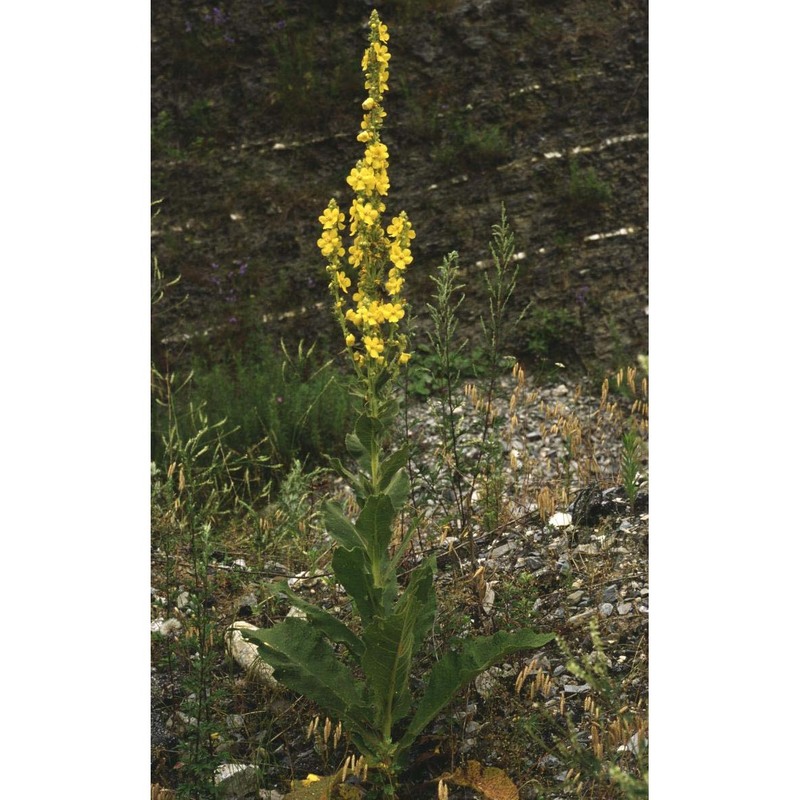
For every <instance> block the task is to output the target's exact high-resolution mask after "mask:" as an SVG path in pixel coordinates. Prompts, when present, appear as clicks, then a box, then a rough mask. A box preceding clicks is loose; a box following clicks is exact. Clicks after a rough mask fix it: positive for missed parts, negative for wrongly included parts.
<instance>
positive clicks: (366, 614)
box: [331, 547, 397, 625]
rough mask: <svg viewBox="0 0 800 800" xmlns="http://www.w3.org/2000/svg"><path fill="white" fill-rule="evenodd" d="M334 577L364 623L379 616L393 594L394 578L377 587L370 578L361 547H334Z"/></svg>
mask: <svg viewBox="0 0 800 800" xmlns="http://www.w3.org/2000/svg"><path fill="white" fill-rule="evenodd" d="M331 564H332V566H333V573H334V575H336V580H337V581H338V582H339V583H340V584H341V585H342V586H343V587H344V590H345V591H346V592H347V594H349V595H350V597H352V598H353V602H354V603H355V605H356V608H357V609H358V613H359V614H360V615H361V619H362V620H363V622H364V624H365V625H366V624H368V623H369V622H371V621H372V619H373V618H374V617H375V616H383V615H384V614H385V612H386V609H387V608H389V607H390V606H391V604H392V602H393V601H394V598H395V597H396V594H397V579H396V577H395V578H394V580H389V582H388V583H387V585H386V586H384V587H383V588H379V587H377V586H375V584H374V582H373V580H372V571H371V569H370V566H369V562H368V561H367V555H366V553H365V552H364V551H363V550H360V549H353V550H347V549H346V548H344V547H337V548H336V549H335V550H334V551H333V559H332V560H331ZM390 577H391V576H390Z"/></svg>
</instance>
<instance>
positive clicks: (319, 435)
mask: <svg viewBox="0 0 800 800" xmlns="http://www.w3.org/2000/svg"><path fill="white" fill-rule="evenodd" d="M198 405H201V406H202V407H203V409H204V414H205V415H206V416H207V417H208V419H210V420H212V421H213V423H214V424H215V425H216V426H217V427H218V428H219V429H220V431H221V432H224V438H225V444H226V446H227V448H228V456H227V458H226V462H227V463H228V464H229V465H230V473H231V476H232V478H233V479H234V480H235V481H236V483H237V485H239V486H241V487H242V489H241V491H242V496H243V499H245V500H247V502H248V503H251V502H252V500H253V498H254V493H256V494H257V493H258V492H259V491H261V490H263V488H264V487H265V486H266V485H267V484H268V483H269V482H270V481H271V480H274V479H275V478H278V477H279V476H280V474H281V473H282V472H287V471H288V470H289V469H290V468H291V466H292V464H293V463H294V461H295V459H300V460H301V461H306V460H309V461H310V462H312V463H317V464H319V463H321V462H322V460H323V457H324V456H325V455H326V454H327V453H328V451H329V449H330V444H329V443H330V442H336V440H337V437H336V433H337V432H338V431H340V430H341V429H342V427H343V426H345V425H346V424H348V421H349V420H350V419H352V413H353V412H352V405H351V399H350V397H349V394H348V389H347V384H346V382H345V381H344V380H343V379H342V378H341V377H340V376H339V374H338V373H337V371H336V370H335V369H334V368H333V366H332V363H331V362H330V361H329V360H328V361H324V360H322V359H321V358H319V357H318V356H317V354H316V351H315V346H314V345H311V346H310V347H307V346H306V345H305V344H304V343H303V342H302V341H301V342H300V343H299V344H298V346H297V350H296V351H295V352H294V353H291V352H290V351H289V350H288V349H287V348H286V346H285V344H284V343H283V342H281V345H280V348H279V350H278V352H277V353H276V348H275V347H274V345H273V344H272V343H270V342H269V341H265V342H263V344H262V346H261V347H260V348H259V349H257V350H256V351H255V352H253V353H251V354H246V355H244V356H241V357H239V358H238V359H237V360H236V362H235V363H234V365H233V366H228V365H222V364H218V365H215V366H213V367H210V368H208V367H204V366H203V365H202V364H200V363H198V364H196V365H195V370H194V371H193V373H191V375H190V376H189V377H188V378H187V379H186V392H185V394H184V395H183V396H182V398H181V399H179V401H178V405H177V406H176V413H177V415H178V417H179V418H180V419H183V420H184V421H185V424H186V425H187V426H188V430H189V431H193V429H194V428H195V427H196V423H195V421H193V418H192V413H193V412H192V409H195V408H197V407H198ZM166 425H167V418H166V415H165V414H164V413H163V409H162V408H160V407H156V408H155V409H154V430H155V438H154V444H153V449H154V456H153V458H154V460H156V461H159V460H160V458H161V456H160V454H161V453H162V452H163V445H162V443H161V441H162V438H163V435H164V430H165V427H166ZM206 458H208V457H207V456H206Z"/></svg>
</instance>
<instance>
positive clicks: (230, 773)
mask: <svg viewBox="0 0 800 800" xmlns="http://www.w3.org/2000/svg"><path fill="white" fill-rule="evenodd" d="M240 635H241V634H240ZM258 775H259V773H258V767H256V766H254V765H253V764H220V765H219V766H218V767H217V769H216V770H215V771H214V783H216V784H217V786H219V788H220V791H221V792H222V794H223V795H225V796H227V797H238V796H239V795H243V794H249V793H251V792H257V791H258Z"/></svg>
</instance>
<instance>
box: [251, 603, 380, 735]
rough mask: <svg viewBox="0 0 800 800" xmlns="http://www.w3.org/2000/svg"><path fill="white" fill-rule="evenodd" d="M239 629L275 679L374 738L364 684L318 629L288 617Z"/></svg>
mask: <svg viewBox="0 0 800 800" xmlns="http://www.w3.org/2000/svg"><path fill="white" fill-rule="evenodd" d="M241 633H242V636H243V637H244V638H246V639H248V640H249V641H252V642H253V643H254V644H256V645H258V652H259V655H260V656H261V658H263V659H264V661H266V662H267V663H268V664H269V665H270V666H271V667H272V668H273V669H274V670H275V678H276V680H278V681H280V682H281V683H282V684H283V685H284V686H286V687H288V688H289V689H291V690H292V691H294V692H298V693H299V694H304V695H305V696H306V697H308V698H310V699H311V700H313V701H314V702H315V703H317V705H319V706H320V708H322V709H324V710H325V712H326V713H328V714H330V716H332V717H334V718H336V719H341V720H344V721H345V722H347V723H348V724H349V725H350V726H351V727H352V728H353V729H354V730H356V731H357V732H358V733H359V734H361V736H362V737H363V738H364V739H365V740H366V741H368V742H369V741H371V740H372V741H376V742H377V739H376V737H375V731H374V729H373V728H372V724H371V720H372V717H373V712H372V711H371V710H370V708H369V706H368V704H367V701H366V693H365V688H364V684H363V683H361V682H360V681H356V680H354V678H353V675H352V674H351V673H350V670H348V669H347V667H345V666H344V664H342V662H341V661H339V660H338V659H337V658H336V655H335V653H334V652H333V648H332V647H331V646H330V645H329V644H328V643H327V642H326V641H325V639H324V637H323V634H322V632H321V631H319V630H317V629H316V628H314V627H313V626H312V625H309V624H308V623H307V622H304V621H303V620H299V619H295V618H292V617H290V618H289V619H286V620H284V621H283V622H281V623H280V624H278V625H276V626H275V627H273V628H261V629H259V630H256V631H247V630H242V631H241Z"/></svg>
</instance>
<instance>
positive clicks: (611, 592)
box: [603, 583, 619, 603]
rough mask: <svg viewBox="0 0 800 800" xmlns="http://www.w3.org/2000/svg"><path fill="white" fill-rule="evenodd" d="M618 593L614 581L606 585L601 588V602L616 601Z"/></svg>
mask: <svg viewBox="0 0 800 800" xmlns="http://www.w3.org/2000/svg"><path fill="white" fill-rule="evenodd" d="M618 595H619V587H618V586H617V584H616V583H612V584H611V586H606V588H605V589H603V602H604V603H616V602H617V596H618Z"/></svg>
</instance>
